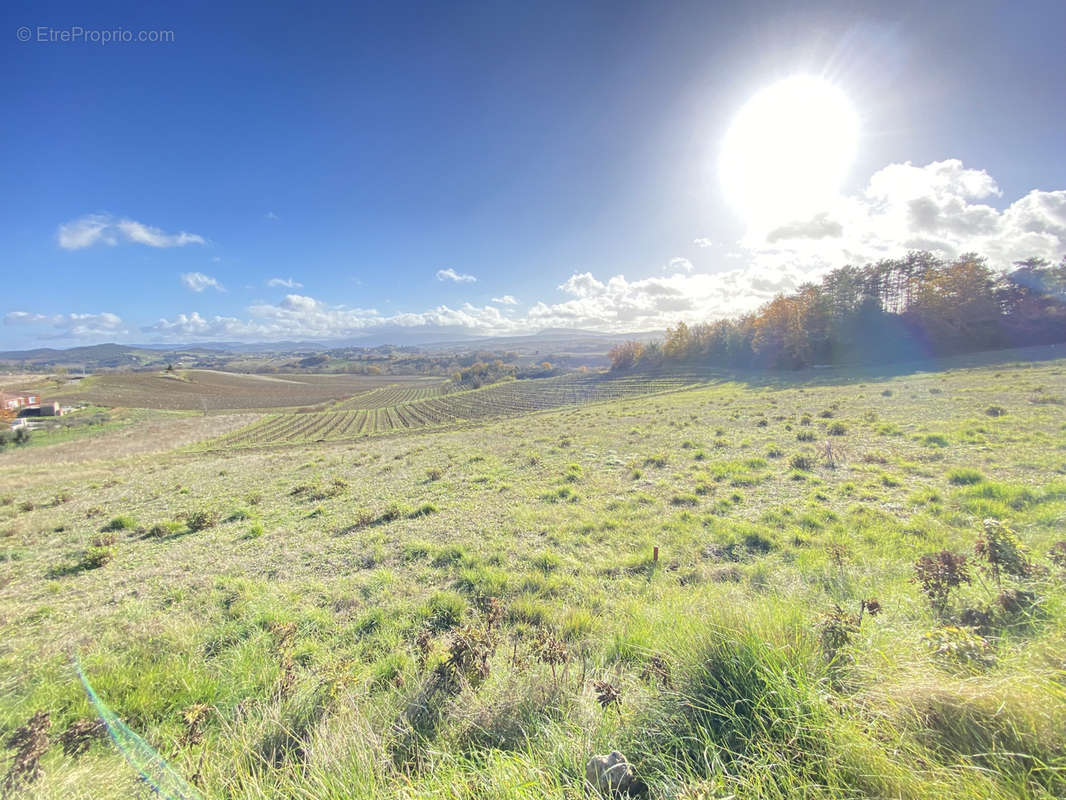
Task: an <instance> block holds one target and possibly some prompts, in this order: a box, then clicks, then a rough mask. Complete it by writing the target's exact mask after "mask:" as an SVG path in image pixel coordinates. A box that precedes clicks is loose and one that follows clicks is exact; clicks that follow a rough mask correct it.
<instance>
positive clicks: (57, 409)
mask: <svg viewBox="0 0 1066 800" xmlns="http://www.w3.org/2000/svg"><path fill="white" fill-rule="evenodd" d="M37 413H38V414H39V415H40V416H42V417H61V416H63V407H62V406H61V405H59V403H58V402H56V401H55V400H53V401H51V402H50V403H41V410H40V411H38V412H37Z"/></svg>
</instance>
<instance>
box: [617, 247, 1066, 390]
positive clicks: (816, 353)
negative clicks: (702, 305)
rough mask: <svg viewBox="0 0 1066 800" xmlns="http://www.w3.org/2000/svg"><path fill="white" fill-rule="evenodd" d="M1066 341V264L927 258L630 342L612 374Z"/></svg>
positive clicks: (833, 277) (900, 356) (843, 271)
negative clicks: (679, 365) (1001, 268)
mask: <svg viewBox="0 0 1066 800" xmlns="http://www.w3.org/2000/svg"><path fill="white" fill-rule="evenodd" d="M1064 341H1066V258H1063V260H1062V262H1060V263H1059V264H1057V265H1052V264H1051V263H1050V262H1048V261H1046V260H1044V259H1040V258H1031V259H1028V260H1026V261H1020V262H1016V263H1015V265H1014V268H1013V269H1011V270H1009V271H1005V272H997V271H994V270H992V269H991V268H990V267H989V266H988V264H987V263H986V261H985V259H984V258H982V257H981V256H978V255H976V254H973V253H969V254H966V255H963V256H961V257H960V258H958V259H956V260H954V261H950V262H946V261H943V260H941V259H939V258H937V257H936V256H935V255H933V254H932V253H928V252H913V253H910V254H909V255H907V256H906V257H904V258H899V259H886V260H883V261H878V262H877V263H875V264H868V265H867V266H864V267H852V266H846V267H842V268H840V269H837V270H834V271H832V272H830V273H829V274H828V275H826V276H825V277H824V278H823V279H822V281H821V283H819V284H813V283H808V284H804V285H803V286H801V287H799V289H798V290H797V291H796V292H795V293H793V294H790V295H779V296H778V297H775V298H774V299H773V300H771V301H770V302H768V303H767V304H766V305H764V306H763V307H762V308H760V309H759V310H758V311H756V312H755V313H753V314H749V315H746V316H743V317H740V318H736V319H724V320H719V321H717V322H709V323H703V324H699V325H691V326H690V325H686V324H685V323H683V322H682V323H679V324H678V325H677V326H676V327H673V328H669V329H668V330H667V332H666V338H665V339H664V340H663V341H661V342H652V343H651V344H648V345H646V346H645V345H641V344H640V343H639V342H633V341H630V342H625V343H624V344H621V345H619V346H617V347H615V348H614V349H613V350H612V351H611V352H610V357H611V364H612V369H615V370H624V369H631V368H633V367H636V366H638V365H650V366H654V365H656V364H660V363H663V362H700V363H704V364H712V365H715V366H723V367H756V368H770V369H799V368H802V367H806V366H811V365H814V364H842V363H855V362H860V363H866V362H887V361H903V360H909V359H914V358H924V357H928V356H939V355H948V354H954V353H961V352H967V351H975V350H987V349H995V348H1000V347H1020V346H1026V345H1037V344H1051V343H1054V342H1064Z"/></svg>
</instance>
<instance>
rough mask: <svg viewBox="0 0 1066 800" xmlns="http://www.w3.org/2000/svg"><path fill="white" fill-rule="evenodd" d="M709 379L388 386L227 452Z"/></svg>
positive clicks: (511, 412)
mask: <svg viewBox="0 0 1066 800" xmlns="http://www.w3.org/2000/svg"><path fill="white" fill-rule="evenodd" d="M704 380H706V376H704V377H702V378H701V377H698V376H696V375H678V376H672V377H657V378H649V377H646V376H640V377H611V376H607V375H603V374H599V373H593V374H586V373H578V374H575V375H565V376H561V377H558V378H543V379H538V380H524V381H507V382H503V383H499V384H493V385H491V386H486V387H483V388H481V389H473V390H469V391H456V392H448V391H446V385H445V384H438V385H436V386H429V387H423V386H410V385H399V386H386V387H383V388H380V389H374V390H371V391H368V392H365V393H362V394H358V395H356V396H355V397H353V398H351V399H349V400H345V401H342V402H340V403H338V404H336V405H334V406H332V407H331V408H330V409H329V410H328V411H322V412H316V413H289V414H275V415H270V416H267V417H265V418H264V419H262V420H260V421H258V422H256V423H254V424H252V425H250V426H249V427H247V428H245V429H244V430H241V431H238V432H236V433H234V434H233V435H231V436H229V437H227V438H226V439H225V440H224V441H222V442H220V443H219V444H220V445H223V446H225V447H248V446H252V447H255V446H269V445H277V444H298V443H306V442H321V441H345V440H350V439H356V438H359V437H363V436H372V435H375V434H389V433H406V432H411V431H416V430H420V429H424V428H436V427H444V426H455V425H463V424H470V423H477V422H481V421H484V420H489V419H496V418H500V417H513V416H518V415H521V414H526V413H530V412H533V411H543V410H546V409H552V408H559V407H561V406H568V405H583V404H586V403H593V402H603V401H607V400H614V399H619V398H623V397H631V396H636V395H642V394H654V393H656V392H664V391H671V390H675V389H678V388H681V387H684V386H688V385H692V384H694V383H696V382H699V381H704Z"/></svg>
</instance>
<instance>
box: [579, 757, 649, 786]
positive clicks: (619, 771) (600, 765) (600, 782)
mask: <svg viewBox="0 0 1066 800" xmlns="http://www.w3.org/2000/svg"><path fill="white" fill-rule="evenodd" d="M585 780H586V781H588V783H589V785H590V786H592V787H593V788H594V789H596V791H598V792H599V793H600V794H602V795H604V796H605V797H607V796H612V795H621V794H628V793H629V791H630V789H633V788H636V786H635V785H636V783H637V781H636V778H635V775H634V774H633V768H632V767H631V766H630V765H629V762H628V761H626V757H625V756H624V755H622V754H621V753H619V752H618V751H617V750H612V751H611V752H610V753H609V754H608V755H605V756H593V757H592V758H590V759H589V760H588V763H587V764H586V765H585Z"/></svg>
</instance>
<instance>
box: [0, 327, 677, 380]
mask: <svg viewBox="0 0 1066 800" xmlns="http://www.w3.org/2000/svg"><path fill="white" fill-rule="evenodd" d="M661 336H662V331H646V332H641V333H626V334H613V333H599V332H597V331H585V330H579V329H570V328H546V329H545V330H542V331H539V332H538V333H535V334H528V335H525V336H491V337H485V336H459V337H456V338H449V339H447V340H445V339H444V338H443V337H442V336H440V335H437V336H433V335H432V334H426V333H418V332H411V331H406V330H397V331H392V332H389V333H383V334H376V335H375V336H374V337H372V338H371V337H368V338H365V339H346V340H333V341H327V342H323V341H286V342H251V343H248V342H199V343H196V344H158V343H153V344H117V343H114V342H110V343H106V344H94V345H85V346H80V347H68V348H52V347H38V348H34V349H31V350H9V351H6V352H0V362H4V363H7V364H13V365H19V366H22V367H29V366H33V367H57V366H65V367H73V368H83V369H86V370H90V371H91V370H94V369H115V368H122V367H128V368H138V367H142V368H143V367H148V366H151V365H155V364H165V363H168V362H180V361H183V360H189V359H193V360H195V361H197V362H202V361H208V362H210V361H211V360H213V359H218V360H227V359H229V358H233V357H235V356H241V355H244V356H249V357H254V356H293V355H298V354H307V353H331V352H334V351H344V350H351V349H364V348H366V349H370V348H388V347H402V348H405V349H407V348H410V349H412V350H415V351H421V352H427V353H433V352H437V353H440V352H445V353H459V352H470V351H475V350H484V351H500V352H514V353H519V354H522V355H526V356H530V355H536V354H543V355H545V356H547V355H549V354H555V353H558V354H571V355H590V356H592V355H603V354H605V353H606V352H607V350H609V349H610V348H611V347H612V346H613V345H614V344H617V343H618V342H621V341H624V340H627V339H638V340H640V341H648V340H650V339H654V338H658V337H661Z"/></svg>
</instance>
